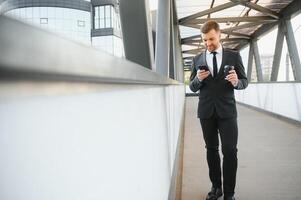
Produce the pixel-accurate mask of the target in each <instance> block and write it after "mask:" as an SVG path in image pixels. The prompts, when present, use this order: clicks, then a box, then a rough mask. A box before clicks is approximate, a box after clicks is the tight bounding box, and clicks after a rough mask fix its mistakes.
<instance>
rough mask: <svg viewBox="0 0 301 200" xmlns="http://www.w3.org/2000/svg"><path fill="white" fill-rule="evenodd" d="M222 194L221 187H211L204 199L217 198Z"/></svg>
mask: <svg viewBox="0 0 301 200" xmlns="http://www.w3.org/2000/svg"><path fill="white" fill-rule="evenodd" d="M222 195H223V191H222V189H221V188H214V187H212V188H211V191H210V192H209V193H208V195H207V197H206V200H217V199H218V198H219V197H221V196H222Z"/></svg>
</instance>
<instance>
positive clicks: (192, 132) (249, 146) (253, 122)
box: [182, 97, 301, 200]
mask: <svg viewBox="0 0 301 200" xmlns="http://www.w3.org/2000/svg"><path fill="white" fill-rule="evenodd" d="M197 101H198V98H197V97H187V98H186V116H185V117H186V119H185V142H184V166H183V167H184V168H183V170H184V171H183V185H182V200H204V199H205V196H206V194H207V192H208V190H209V189H210V187H211V184H210V181H209V177H208V168H207V163H206V157H205V145H204V141H203V139H202V131H201V127H200V123H199V121H198V119H197V117H196V109H197ZM238 115H239V117H238V126H239V144H238V174H237V186H236V199H237V200H255V199H256V200H257V199H260V200H280V199H281V200H301V127H300V126H297V125H293V124H290V123H287V122H284V121H281V120H279V119H277V118H274V117H272V116H270V115H267V114H265V113H261V112H257V111H254V110H252V109H249V108H246V107H244V106H239V105H238Z"/></svg>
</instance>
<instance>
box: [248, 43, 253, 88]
mask: <svg viewBox="0 0 301 200" xmlns="http://www.w3.org/2000/svg"><path fill="white" fill-rule="evenodd" d="M249 44H250V46H249V58H248V72H247V77H248V80H249V82H251V77H252V68H253V55H254V53H253V52H254V48H253V43H252V42H250V43H249Z"/></svg>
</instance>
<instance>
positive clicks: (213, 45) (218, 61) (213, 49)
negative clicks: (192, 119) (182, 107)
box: [189, 21, 248, 200]
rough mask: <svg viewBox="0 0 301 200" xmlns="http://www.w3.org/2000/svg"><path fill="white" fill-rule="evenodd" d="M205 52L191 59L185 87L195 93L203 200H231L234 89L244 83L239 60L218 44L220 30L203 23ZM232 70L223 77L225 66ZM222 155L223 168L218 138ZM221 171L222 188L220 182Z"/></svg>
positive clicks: (212, 23)
mask: <svg viewBox="0 0 301 200" xmlns="http://www.w3.org/2000/svg"><path fill="white" fill-rule="evenodd" d="M201 32H202V39H203V42H204V44H205V46H206V50H205V51H204V52H202V53H200V54H198V55H196V56H195V57H194V58H193V62H192V68H191V77H190V84H189V87H190V89H191V90H192V91H193V92H197V91H199V104H198V118H200V122H201V126H202V130H203V137H204V141H205V144H206V149H207V163H208V167H209V177H210V180H211V182H212V188H211V191H210V192H209V193H208V195H207V197H206V200H216V199H218V198H219V197H221V196H222V195H223V192H222V185H223V189H224V200H234V199H235V198H234V189H235V183H236V171H237V137H238V129H237V111H236V102H235V97H234V89H237V90H241V89H245V88H246V87H247V85H248V80H247V77H246V74H245V71H244V66H243V63H242V60H241V56H240V54H239V53H238V52H236V51H233V50H230V49H225V48H223V46H222V45H221V43H220V36H221V32H220V28H219V24H218V23H217V22H215V21H207V22H206V23H205V24H204V25H203V26H202V28H201ZM226 65H229V66H234V69H232V70H230V71H229V73H228V74H225V72H224V70H225V66H226ZM218 133H219V135H220V141H221V146H222V153H223V165H222V168H223V170H221V161H220V156H219V137H218ZM221 171H223V184H222V178H221Z"/></svg>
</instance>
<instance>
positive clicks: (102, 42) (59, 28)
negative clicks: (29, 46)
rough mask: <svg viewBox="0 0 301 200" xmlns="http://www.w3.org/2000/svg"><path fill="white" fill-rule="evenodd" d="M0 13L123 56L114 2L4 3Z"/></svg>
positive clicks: (11, 0)
mask: <svg viewBox="0 0 301 200" xmlns="http://www.w3.org/2000/svg"><path fill="white" fill-rule="evenodd" d="M0 13H1V14H3V15H6V16H9V17H13V18H16V19H18V20H21V21H24V22H25V23H29V24H31V25H33V26H37V27H40V28H43V29H46V30H48V31H51V32H53V33H56V34H59V35H61V36H63V37H66V38H69V39H72V40H74V41H77V42H81V43H84V44H86V45H92V46H93V47H95V48H97V49H100V50H102V51H105V52H107V53H110V54H113V55H115V56H118V57H123V55H124V53H123V43H122V38H121V35H122V34H121V26H120V19H119V11H118V1H117V0H92V1H90V0H60V1H57V0H35V1H32V0H5V1H3V3H2V4H1V10H0Z"/></svg>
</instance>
